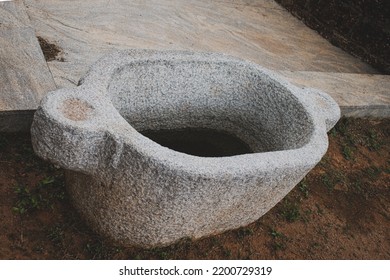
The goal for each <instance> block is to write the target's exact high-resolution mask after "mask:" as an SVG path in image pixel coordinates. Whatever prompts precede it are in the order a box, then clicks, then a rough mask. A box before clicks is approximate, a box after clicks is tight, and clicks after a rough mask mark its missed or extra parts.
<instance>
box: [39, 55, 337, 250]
mask: <svg viewBox="0 0 390 280" xmlns="http://www.w3.org/2000/svg"><path fill="white" fill-rule="evenodd" d="M339 117H340V109H339V107H338V105H337V104H336V102H335V101H334V100H333V99H332V98H330V97H329V96H328V95H327V94H325V93H323V92H320V91H317V90H314V89H308V88H298V87H295V86H293V85H291V84H289V83H288V82H286V81H284V80H283V79H282V78H280V77H279V76H278V75H276V74H274V73H273V72H270V71H268V70H266V69H264V68H262V67H260V66H258V65H257V64H254V63H251V62H247V61H243V60H240V59H237V58H233V57H230V56H226V55H222V54H213V53H193V52H184V51H152V50H128V51H118V52H115V53H112V54H110V55H107V56H105V57H103V58H102V59H100V60H99V61H98V62H96V63H95V64H94V65H93V66H92V67H91V69H90V71H89V72H88V74H87V75H86V76H85V77H84V78H83V79H82V80H81V81H80V83H79V86H78V87H77V88H72V89H60V90H57V91H54V92H50V93H49V94H48V95H47V96H46V97H45V98H44V99H43V101H42V103H41V106H40V107H39V108H38V110H37V112H36V113H35V116H34V121H33V125H32V141H33V146H34V150H35V151H36V153H37V154H38V155H40V156H41V157H43V158H44V159H47V160H50V161H51V162H53V163H55V164H57V165H59V166H61V167H63V168H65V169H66V170H67V172H66V180H67V188H68V191H69V193H70V195H71V197H72V199H73V202H74V204H75V206H76V208H77V209H78V210H79V211H80V213H81V214H82V215H83V217H84V218H85V219H86V221H87V222H88V223H89V224H90V225H91V226H92V227H93V228H94V229H95V230H96V231H98V232H100V233H101V234H103V235H105V236H107V237H109V238H111V239H113V240H115V241H117V242H119V243H121V244H123V245H138V246H142V247H153V246H163V245H167V244H170V243H173V242H175V241H177V240H179V239H181V238H185V237H189V238H199V237H202V236H207V235H212V234H217V233H220V232H223V231H226V230H229V229H234V228H238V227H241V226H245V225H247V224H249V223H251V222H253V221H255V220H256V219H258V218H259V217H261V216H262V215H263V214H264V213H266V212H267V211H268V210H269V209H271V208H272V207H273V206H274V205H275V204H276V203H277V202H279V201H280V200H281V199H282V198H283V197H284V196H285V195H286V194H287V193H288V192H289V191H290V190H291V189H292V188H293V187H294V186H295V185H296V184H298V182H299V181H300V180H301V179H302V178H303V177H304V176H305V175H306V174H307V173H308V172H309V171H310V170H311V169H312V168H313V167H314V166H315V165H316V164H317V163H318V162H319V161H320V159H321V158H322V156H323V155H324V154H325V152H326V150H327V147H328V138H327V134H326V132H327V131H328V130H329V129H330V128H332V127H333V126H334V124H335V123H336V122H337V120H338V119H339ZM182 128H207V129H218V130H223V131H225V132H228V133H230V134H234V135H235V136H237V137H239V138H240V139H241V140H243V141H244V142H245V143H247V144H248V145H249V147H250V148H251V150H252V151H253V153H249V154H241V155H237V156H229V157H214V158H206V157H197V156H192V155H188V154H184V153H180V152H176V151H174V150H171V149H168V148H165V147H163V146H161V145H159V144H157V143H155V142H153V141H152V140H150V139H148V138H146V137H144V136H143V135H142V134H141V133H140V132H139V131H144V130H157V129H182Z"/></svg>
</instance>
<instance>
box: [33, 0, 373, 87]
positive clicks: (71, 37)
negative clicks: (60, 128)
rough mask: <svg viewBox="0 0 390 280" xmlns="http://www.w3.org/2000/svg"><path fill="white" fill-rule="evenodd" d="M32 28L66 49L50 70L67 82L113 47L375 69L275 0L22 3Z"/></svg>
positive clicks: (305, 66)
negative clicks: (24, 4)
mask: <svg viewBox="0 0 390 280" xmlns="http://www.w3.org/2000/svg"><path fill="white" fill-rule="evenodd" d="M25 3H26V5H27V11H28V14H29V15H30V18H31V21H32V23H33V25H34V27H35V28H36V32H37V33H38V34H39V35H40V36H42V37H44V38H46V39H48V40H49V41H51V42H55V43H56V44H57V45H59V46H60V47H61V48H62V49H63V56H64V60H65V62H59V61H51V62H49V63H48V64H49V67H50V69H51V71H52V73H53V76H54V79H55V81H56V83H57V84H58V86H60V87H66V86H72V85H75V84H76V83H77V81H78V80H79V79H80V77H82V76H83V75H84V74H85V72H86V71H87V69H88V68H89V67H90V65H91V64H92V63H93V62H95V61H96V60H97V59H99V58H100V57H101V56H103V55H104V54H107V53H108V52H111V51H112V50H113V49H129V48H140V49H157V50H167V49H170V50H189V51H206V52H221V53H225V54H229V55H233V56H236V57H239V58H242V59H246V60H249V61H252V62H255V63H258V64H260V65H262V66H264V67H267V68H269V69H274V70H289V71H321V72H346V73H376V71H375V70H374V69H372V68H371V67H370V66H368V65H367V64H365V63H363V62H361V61H360V60H358V59H357V58H354V57H352V56H350V55H349V54H346V53H345V52H343V51H342V50H340V49H338V48H336V47H334V46H332V45H331V44H330V43H329V42H327V41H326V40H325V39H324V38H322V37H321V36H320V35H319V34H317V33H316V32H315V31H313V30H311V29H310V28H308V27H306V26H305V25H304V24H303V23H302V22H301V21H299V20H298V19H296V18H294V17H293V16H292V15H291V14H289V13H288V12H287V11H286V10H284V9H283V8H282V7H280V6H279V5H278V4H277V3H276V2H274V1H272V0H264V1H254V0H253V1H251V0H238V1H208V0H199V1H181V0H159V1H157V0H156V1H119V0H111V1H106V0H84V1H71V2H70V1H60V0H40V1H37V0H25Z"/></svg>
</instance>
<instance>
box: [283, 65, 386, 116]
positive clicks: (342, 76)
mask: <svg viewBox="0 0 390 280" xmlns="http://www.w3.org/2000/svg"><path fill="white" fill-rule="evenodd" d="M279 73H280V74H281V75H283V76H284V77H285V78H287V80H289V81H290V82H292V83H293V84H295V85H298V86H306V87H313V88H317V89H320V90H322V91H324V92H327V93H329V95H331V96H332V97H333V98H334V99H335V100H336V101H337V103H338V104H339V105H340V108H341V112H342V115H344V116H349V117H378V118H389V117H390V76H388V75H369V74H349V73H330V72H328V73H325V72H305V71H295V72H293V71H280V72H279Z"/></svg>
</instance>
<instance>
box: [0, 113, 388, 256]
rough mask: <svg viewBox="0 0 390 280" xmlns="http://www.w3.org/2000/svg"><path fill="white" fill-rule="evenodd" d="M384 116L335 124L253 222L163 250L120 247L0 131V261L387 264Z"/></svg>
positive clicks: (54, 176)
mask: <svg viewBox="0 0 390 280" xmlns="http://www.w3.org/2000/svg"><path fill="white" fill-rule="evenodd" d="M389 133H390V119H385V120H365V119H342V120H340V121H339V123H338V124H337V126H336V127H335V128H334V129H333V130H331V131H330V132H329V140H330V146H329V149H328V152H327V154H326V155H325V156H324V158H323V160H322V161H321V162H320V163H319V164H318V165H317V166H316V167H315V168H314V169H313V170H312V171H311V172H310V173H309V174H308V175H307V176H306V178H305V179H304V180H303V181H302V182H301V183H300V184H299V185H298V186H296V187H295V188H294V189H293V191H291V192H290V194H289V195H288V196H287V197H285V199H283V200H282V201H281V202H280V203H278V204H277V205H276V206H275V207H274V208H273V209H272V210H271V211H270V212H268V213H267V214H266V215H264V216H263V217H261V218H260V219H259V220H258V221H256V222H254V223H252V224H250V225H248V226H246V227H243V228H240V229H236V230H232V231H228V232H225V233H223V234H220V235H216V236H211V237H206V238H203V239H200V240H195V241H191V240H182V241H180V242H179V243H177V244H174V245H171V246H169V247H165V248H155V249H148V250H143V249H140V248H123V247H119V246H116V245H115V244H112V243H111V242H110V241H108V240H103V239H101V238H99V236H97V235H96V234H94V233H93V232H92V231H91V230H90V229H88V227H87V226H86V225H85V224H84V222H83V220H82V219H80V217H79V215H78V213H77V212H76V211H75V210H74V209H73V207H72V205H70V203H69V199H68V195H67V192H66V189H65V186H64V178H63V171H62V170H61V169H58V168H56V167H54V166H52V165H51V164H49V163H47V162H43V161H42V160H40V159H39V158H37V157H36V156H35V155H34V153H33V151H32V147H31V143H30V137H29V135H25V134H23V135H22V134H0V215H1V224H0V259H390V157H389V152H390V135H389Z"/></svg>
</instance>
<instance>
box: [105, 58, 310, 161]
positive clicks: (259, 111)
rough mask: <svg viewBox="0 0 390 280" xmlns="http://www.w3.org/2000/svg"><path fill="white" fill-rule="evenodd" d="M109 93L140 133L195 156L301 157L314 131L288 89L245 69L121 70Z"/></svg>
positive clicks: (156, 63) (201, 65)
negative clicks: (284, 153)
mask: <svg viewBox="0 0 390 280" xmlns="http://www.w3.org/2000/svg"><path fill="white" fill-rule="evenodd" d="M107 90H108V93H109V95H110V97H111V100H112V102H113V104H114V106H115V107H116V109H117V110H118V111H119V113H120V114H121V115H122V117H123V118H125V119H126V120H127V121H128V122H129V124H130V125H132V126H133V127H134V128H135V129H136V130H137V131H139V132H140V133H142V134H143V135H144V136H146V137H148V138H150V139H152V140H154V141H155V142H157V143H159V144H161V145H162V146H165V147H168V148H171V149H173V150H176V151H179V152H184V153H187V154H191V155H197V156H204V157H220V156H232V155H239V154H246V153H259V152H270V151H280V150H288V149H296V148H300V147H302V146H303V145H305V144H306V143H307V142H308V141H309V140H310V136H311V135H312V132H313V130H314V126H313V123H312V121H311V118H310V117H309V116H308V114H307V111H306V110H305V108H304V107H303V105H302V104H301V103H300V102H299V101H298V100H297V98H296V97H295V96H294V95H293V94H292V93H291V92H290V91H289V90H288V89H287V88H286V87H285V86H283V85H281V84H280V83H278V82H277V81H275V80H274V79H272V78H270V77H269V76H268V75H266V74H264V73H263V72H260V71H259V70H258V69H254V68H253V67H252V66H248V65H245V64H244V63H237V62H215V61H211V62H210V61H191V60H188V61H183V60H178V61H177V60H147V61H146V60H145V61H137V62H133V63H130V64H127V65H124V66H122V67H121V68H120V69H117V71H115V73H114V75H113V76H112V78H111V82H110V84H109V85H108V88H107Z"/></svg>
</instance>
